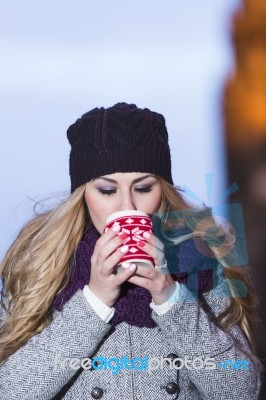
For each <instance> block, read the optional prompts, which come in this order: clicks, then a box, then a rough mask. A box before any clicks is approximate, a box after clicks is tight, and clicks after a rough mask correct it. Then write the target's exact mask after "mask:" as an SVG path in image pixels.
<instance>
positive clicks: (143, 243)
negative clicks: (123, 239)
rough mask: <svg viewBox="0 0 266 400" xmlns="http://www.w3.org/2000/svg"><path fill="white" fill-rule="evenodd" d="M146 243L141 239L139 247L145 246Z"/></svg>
mask: <svg viewBox="0 0 266 400" xmlns="http://www.w3.org/2000/svg"><path fill="white" fill-rule="evenodd" d="M145 244H146V242H143V240H141V241H140V242H138V246H139V247H144V246H145Z"/></svg>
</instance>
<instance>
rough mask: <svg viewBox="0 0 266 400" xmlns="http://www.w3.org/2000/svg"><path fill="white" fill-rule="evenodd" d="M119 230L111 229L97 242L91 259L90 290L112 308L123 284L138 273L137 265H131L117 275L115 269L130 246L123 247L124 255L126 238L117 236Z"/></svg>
mask: <svg viewBox="0 0 266 400" xmlns="http://www.w3.org/2000/svg"><path fill="white" fill-rule="evenodd" d="M117 233H118V230H113V229H109V230H108V231H107V232H105V233H104V234H103V235H102V236H101V237H100V238H99V239H98V240H97V242H96V245H95V248H94V252H93V254H92V257H91V277H90V283H89V288H90V290H91V291H92V292H93V293H94V294H95V295H96V296H97V297H98V298H99V299H101V300H102V301H103V302H104V303H105V304H107V305H108V306H110V307H111V306H112V305H113V304H114V303H115V302H116V300H117V299H118V297H119V294H120V290H121V284H122V283H123V282H125V281H126V280H128V278H130V276H132V274H133V273H134V272H135V271H136V268H137V267H136V265H135V264H130V266H129V268H127V269H123V271H122V272H121V273H120V274H117V275H115V274H114V273H113V272H114V269H115V267H116V266H117V264H118V263H119V261H120V259H121V258H122V257H123V255H125V254H126V252H127V251H128V246H126V245H125V246H123V248H122V249H123V250H125V251H124V253H123V252H122V251H121V249H120V248H118V247H120V246H121V245H122V244H123V240H125V237H123V236H118V235H117Z"/></svg>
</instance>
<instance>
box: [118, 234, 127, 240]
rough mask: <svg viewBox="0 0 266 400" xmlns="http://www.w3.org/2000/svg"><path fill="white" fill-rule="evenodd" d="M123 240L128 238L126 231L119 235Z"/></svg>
mask: <svg viewBox="0 0 266 400" xmlns="http://www.w3.org/2000/svg"><path fill="white" fill-rule="evenodd" d="M119 237H120V239H121V240H125V239H126V238H127V234H126V233H122V235H119Z"/></svg>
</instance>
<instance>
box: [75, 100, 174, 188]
mask: <svg viewBox="0 0 266 400" xmlns="http://www.w3.org/2000/svg"><path fill="white" fill-rule="evenodd" d="M67 137H68V140H69V143H70V145H71V152H70V165H69V172H70V178H71V193H73V192H74V190H75V189H76V188H78V187H79V186H81V185H83V184H84V183H86V182H89V181H90V180H91V179H94V178H97V177H99V176H103V175H107V174H113V173H116V172H148V173H151V174H154V175H158V176H160V177H162V178H164V179H165V180H166V181H168V182H169V183H171V184H173V180H172V175H171V158H170V149H169V145H168V133H167V130H166V126H165V119H164V117H163V116H162V115H161V114H157V113H156V112H152V111H150V110H149V109H148V108H144V109H140V108H137V106H136V105H135V104H126V103H117V104H115V105H114V106H113V107H110V108H106V109H105V108H103V107H101V108H94V109H93V110H91V111H89V112H87V113H86V114H84V115H82V117H81V118H79V119H78V120H77V121H76V122H75V123H74V124H72V125H71V126H70V127H69V128H68V130H67Z"/></svg>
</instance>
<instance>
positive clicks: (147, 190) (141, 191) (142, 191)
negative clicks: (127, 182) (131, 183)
mask: <svg viewBox="0 0 266 400" xmlns="http://www.w3.org/2000/svg"><path fill="white" fill-rule="evenodd" d="M151 190H152V185H150V186H146V187H139V188H135V189H134V191H135V192H138V193H149V192H150V191H151Z"/></svg>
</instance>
